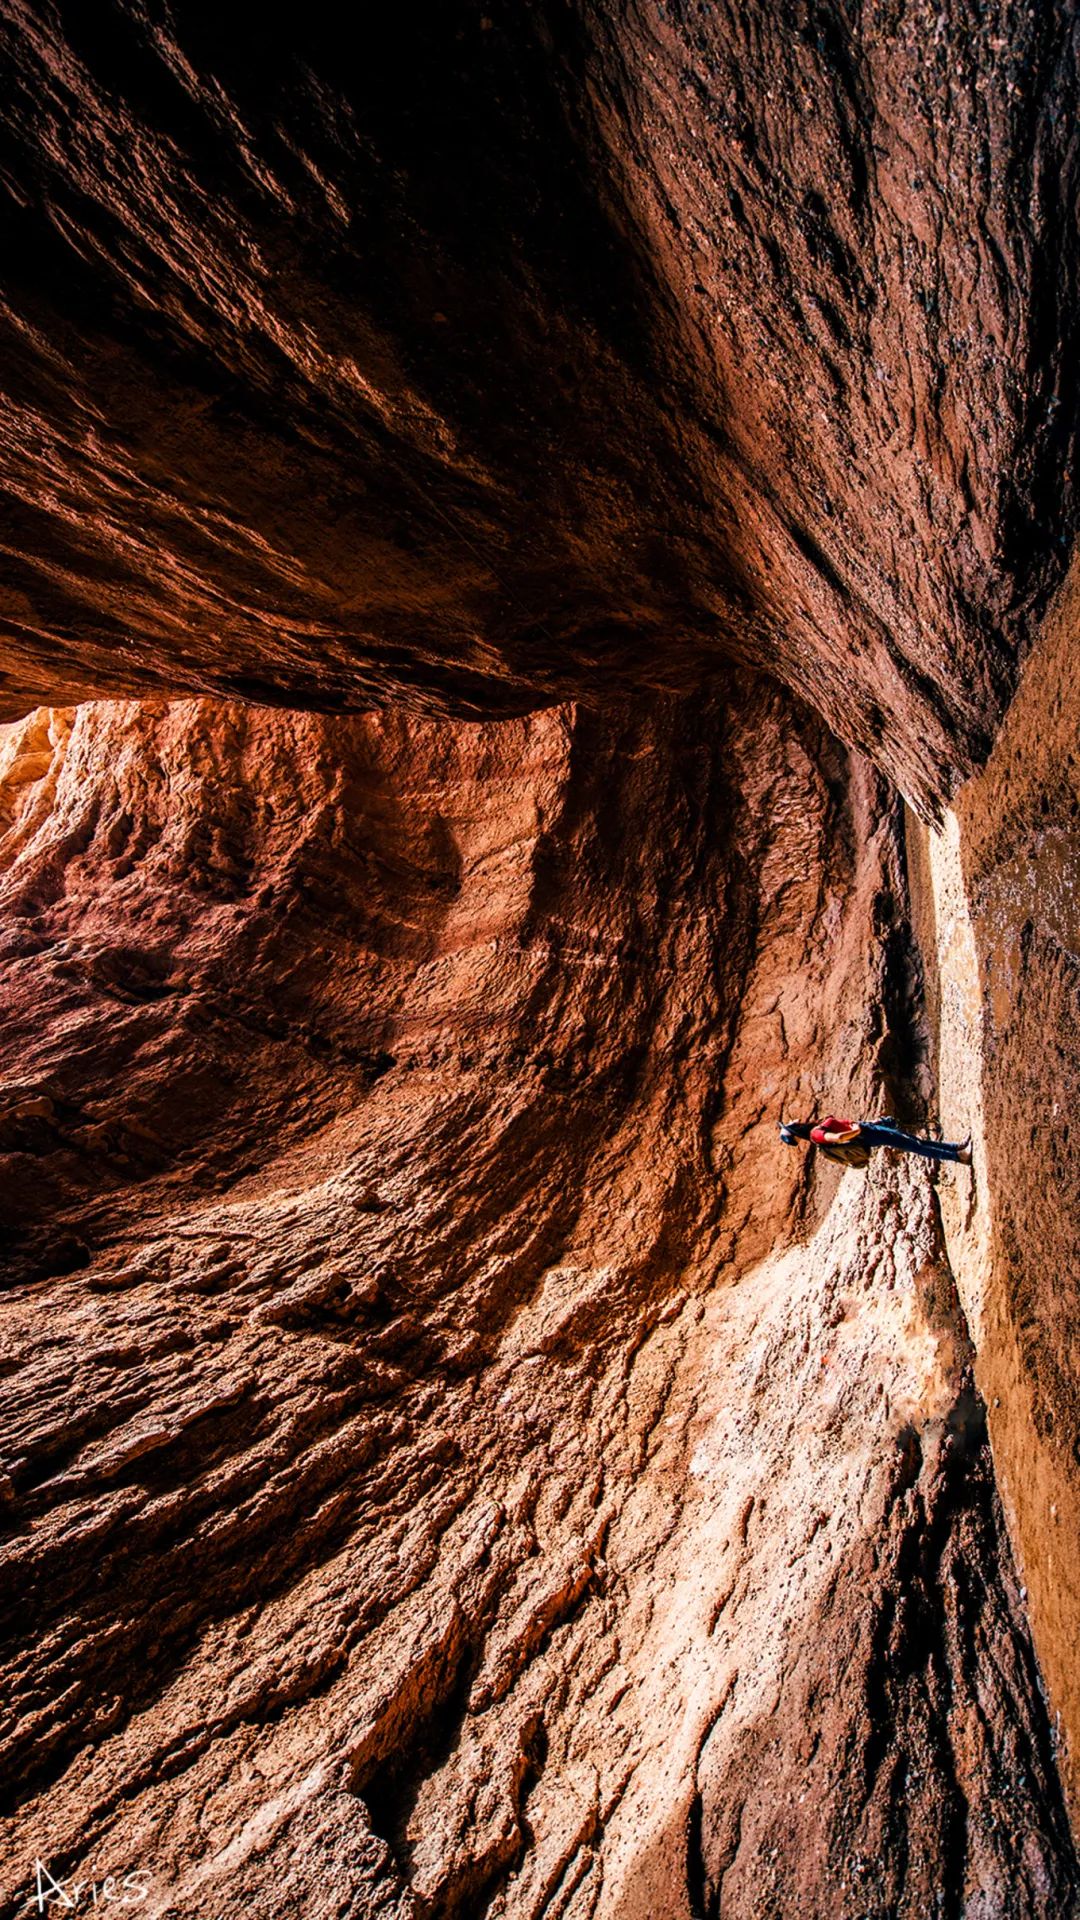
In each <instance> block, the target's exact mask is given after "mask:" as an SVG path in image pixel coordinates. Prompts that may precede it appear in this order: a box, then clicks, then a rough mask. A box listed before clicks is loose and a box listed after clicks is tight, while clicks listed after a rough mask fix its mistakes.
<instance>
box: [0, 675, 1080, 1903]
mask: <svg viewBox="0 0 1080 1920" xmlns="http://www.w3.org/2000/svg"><path fill="white" fill-rule="evenodd" d="M728 693H729V698H728V701H727V702H726V703H725V704H723V705H721V704H715V705H712V706H703V705H702V704H701V703H694V704H693V705H692V706H687V705H685V704H680V703H670V702H669V703H666V704H663V705H661V706H660V707H659V708H657V709H656V710H655V711H654V712H653V713H651V714H649V715H646V714H644V713H641V712H638V711H636V710H635V711H628V712H624V713H621V714H613V715H610V716H608V717H606V718H605V719H602V720H601V719H598V718H596V717H595V716H590V715H587V714H581V713H578V714H575V713H573V712H572V711H569V710H566V711H553V712H548V713H545V714H543V715H540V716H537V717H534V718H532V719H527V720H520V721H508V722H504V723H501V724H494V725H487V726H482V727H464V728H463V727H461V726H460V725H459V724H454V723H450V722H438V721H428V722H422V721H416V720H395V719H391V718H389V717H378V716H374V717H373V716H369V717H357V718H355V719H353V718H348V717H344V718H338V719H326V718H320V717H314V716H304V715H299V716H297V715H272V714H268V713H262V714H259V713H256V712H253V711H251V710H245V709H240V708H234V709H221V708H219V707H217V706H216V705H214V704H213V703H210V702H194V703H180V704H171V705H170V704H160V705H150V706H144V707H138V706H118V707H117V706H113V707H110V706H99V707H89V708H82V709H80V710H79V712H78V713H77V714H76V715H75V716H74V717H73V718H72V717H71V716H68V715H63V714H56V715H52V716H49V715H46V714H38V715H35V716H33V717H32V718H31V719H30V720H29V721H27V722H25V723H23V724H22V725H20V726H19V727H16V728H13V729H12V730H11V731H10V733H9V736H8V740H7V743H6V752H7V771H6V777H5V779H4V784H3V794H4V808H5V817H6V819H7V821H8V822H9V825H8V829H7V836H6V839H5V841H4V843H3V859H4V883H3V906H4V927H5V941H6V953H5V959H4V969H5V981H6V985H7V992H8V1000H9V1007H10V1015H9V1020H8V1022H7V1024H6V1026H5V1034H4V1043H3V1044H4V1050H5V1051H4V1069H3V1073H4V1079H3V1086H4V1109H5V1111H4V1121H3V1125H4V1128H5V1135H4V1144H5V1147H6V1149H7V1152H6V1154H5V1157H4V1159H3V1161H2V1162H0V1169H2V1174H0V1177H2V1195H3V1211H4V1218H5V1220H6V1221H7V1222H8V1223H9V1224H8V1245H7V1267H8V1272H9V1275H10V1279H11V1284H10V1286H9V1290H8V1291H7V1293H6V1296H5V1300H4V1315H3V1339H4V1348H3V1354H4V1359H3V1364H4V1366H5V1369H6V1375H5V1407H6V1414H5V1420H4V1430H3V1457H4V1467H5V1472H6V1474H7V1476H8V1478H7V1482H6V1483H5V1486H6V1493H5V1506H4V1509H3V1518H4V1523H5V1527H6V1539H5V1547H4V1558H3V1568H4V1579H5V1590H4V1591H5V1601H4V1604H5V1626H4V1629H3V1632H4V1639H3V1656H4V1661H5V1674H4V1684H3V1689H2V1692H3V1699H4V1703H5V1715H4V1726H3V1736H2V1737H3V1743H4V1748H3V1750H4V1756H5V1760H4V1780H5V1791H6V1796H7V1808H6V1811H7V1814H8V1816H9V1817H8V1820H7V1822H6V1827H5V1840H4V1847H3V1860H4V1869H5V1882H4V1884H5V1889H6V1892H7V1893H8V1894H9V1895H10V1896H12V1897H15V1898H17V1897H18V1895H19V1894H20V1893H22V1894H23V1895H24V1896H25V1895H27V1894H28V1893H29V1891H30V1889H31V1879H30V1875H31V1870H32V1865H33V1860H34V1858H35V1857H36V1856H43V1857H44V1858H46V1860H47V1861H48V1863H49V1865H50V1869H51V1871H52V1872H53V1873H54V1874H55V1875H58V1876H61V1875H62V1876H66V1877H71V1876H74V1877H82V1878H83V1879H84V1880H86V1879H87V1878H88V1877H89V1878H96V1879H97V1880H98V1881H99V1882H100V1881H102V1880H103V1878H104V1876H105V1875H107V1874H109V1873H114V1874H120V1873H123V1872H127V1871H132V1870H135V1869H136V1868H139V1869H145V1870H146V1871H147V1872H148V1873H149V1874H150V1875H151V1876H152V1878H151V1882H150V1883H149V1888H150V1899H149V1902H148V1904H147V1909H146V1910H147V1911H149V1912H154V1913H155V1914H158V1913H160V1914H176V1915H188V1914H194V1913H198V1912H203V1911H206V1910H207V1909H208V1907H211V1908H212V1910H213V1911H214V1912H215V1913H218V1914H221V1915H230V1914H233V1913H235V1914H237V1915H239V1914H240V1913H250V1912H252V1911H255V1912H258V1913H260V1914H267V1915H279V1914H280V1915H285V1914H286V1913H290V1912H294V1911H295V1910H296V1908H297V1906H298V1905H302V1906H303V1907H304V1909H305V1911H309V1912H312V1913H314V1914H323V1913H325V1914H328V1915H329V1914H332V1913H333V1914H337V1913H348V1914H351V1915H357V1916H359V1915H376V1914H378V1915H380V1916H382V1915H391V1914H398V1915H401V1916H405V1915H413V1916H416V1915H426V1916H434V1915H446V1916H450V1915H460V1916H467V1917H468V1920H472V1917H473V1916H479V1915H481V1914H485V1913H486V1914H489V1915H490V1916H492V1920H494V1917H495V1916H498V1915H505V1916H508V1917H509V1916H511V1915H513V1916H520V1915H540V1914H545V1915H550V1914H565V1915H568V1916H579V1915H586V1914H588V1915H593V1914H596V1915H619V1916H624V1917H625V1920H644V1916H647V1915H655V1914H659V1913H663V1914H665V1915H678V1914H680V1913H682V1914H685V1915H687V1916H690V1915H695V1914H696V1915H708V1914H713V1913H716V1912H718V1911H721V1910H722V1911H723V1913H724V1915H725V1916H727V1915H729V1914H734V1915H736V1916H746V1920H750V1917H751V1916H757V1915H760V1914H763V1913H771V1912H773V1911H776V1912H780V1911H791V1910H796V1911H798V1912H799V1913H800V1914H802V1913H805V1914H807V1915H820V1916H821V1917H822V1920H825V1917H826V1916H830V1920H831V1916H834V1915H842V1916H848V1915H850V1916H851V1920H856V1917H857V1916H858V1917H859V1920H862V1916H864V1915H866V1914H867V1913H868V1912H869V1913H874V1914H880V1915H882V1916H884V1915H886V1914H888V1915H894V1914H897V1915H904V1916H908V1915H910V1916H911V1920H922V1916H924V1915H925V1914H926V1913H927V1912H928V1911H932V1910H933V1905H932V1903H933V1901H934V1900H935V1899H936V1897H937V1893H938V1890H939V1889H943V1890H944V1892H943V1898H944V1904H943V1905H942V1907H941V1911H943V1912H946V1913H947V1912H959V1911H961V1905H960V1903H961V1901H966V1902H967V1903H968V1904H967V1906H966V1908H964V1910H965V1911H967V1912H970V1913H973V1914H975V1913H978V1914H980V1915H986V1916H991V1915H993V1916H997V1915H1001V1916H1004V1915H1006V1914H1008V1915H1009V1916H1010V1920H1011V1916H1013V1915H1039V1916H1042V1915H1062V1914H1065V1913H1066V1912H1068V1911H1069V1903H1070V1899H1071V1889H1072V1887H1073V1886H1074V1884H1075V1871H1076V1869H1075V1863H1074V1860H1073V1855H1072V1850H1071V1842H1070V1840H1069V1837H1068V1830H1067V1826H1066V1824H1065V1818H1064V1812H1063V1807H1062V1802H1061V1797H1060V1790H1059V1788H1058V1786H1057V1781H1056V1774H1055V1772H1054V1760H1053V1755H1052V1750H1051V1737H1050V1728H1049V1723H1048V1720H1047V1716H1046V1711H1045V1708H1044V1705H1043V1702H1042V1698H1041V1694H1040V1692H1039V1685H1038V1679H1037V1674H1036V1669H1035V1665H1034V1658H1033V1655H1032V1652H1031V1648H1030V1643H1029V1640H1028V1637H1027V1629H1026V1624H1025V1621H1024V1616H1023V1610H1022V1607H1021V1605H1020V1601H1019V1597H1018V1594H1017V1590H1016V1585H1015V1580H1014V1577H1013V1575H1012V1572H1011V1562H1010V1556H1009V1550H1008V1547H1007V1544H1006V1542H1005V1538H1004V1533H1003V1529H1002V1523H1001V1519H1000V1514H999V1510H998V1504H997V1496H996V1493H995V1491H994V1486H993V1478H992V1474H991V1471H990V1465H989V1457H988V1454H987V1450H986V1446H985V1442H984V1439H983V1436H982V1417H981V1413H980V1410H979V1406H978V1403H977V1402H976V1400H975V1399H974V1397H973V1395H972V1392H971V1389H970V1382H969V1370H970V1360H971V1354H970V1348H969V1345H968V1343H967V1339H966V1335H965V1334H964V1331H963V1322H962V1318H961V1317H960V1316H959V1313H958V1311H957V1309H956V1305H955V1299H954V1296H953V1293H952V1283H951V1279H950V1277H949V1274H948V1269H947V1267H946V1266H945V1264H944V1258H943V1248H942V1242H941V1235H940V1227H939V1224H938V1216H937V1207H936V1201H935V1198H934V1193H933V1189H932V1188H931V1187H930V1185H929V1184H928V1181H927V1176H926V1174H925V1172H924V1171H919V1170H916V1171H915V1172H914V1173H912V1172H911V1171H910V1170H905V1169H903V1168H899V1167H897V1166H896V1165H895V1164H893V1165H882V1166H881V1167H879V1168H875V1170H874V1173H873V1175H872V1176H871V1177H870V1178H869V1179H866V1178H864V1177H862V1176H858V1175H849V1176H847V1177H846V1178H844V1179H841V1176H840V1173H839V1170H838V1169H836V1168H830V1167H828V1166H827V1165H824V1164H819V1165H818V1167H817V1168H816V1170H814V1169H812V1168H810V1167H809V1166H808V1163H807V1162H806V1161H805V1160H804V1158H803V1157H802V1156H801V1155H794V1154H791V1153H789V1152H787V1151H786V1150H785V1149H784V1148H783V1147H781V1146H780V1144H779V1143H778V1141H777V1137H776V1133H775V1125H774V1121H775V1112H776V1110H777V1108H778V1107H779V1106H782V1105H783V1104H784V1103H785V1102H786V1103H787V1104H788V1106H789V1108H790V1109H791V1110H794V1109H795V1108H796V1107H797V1106H799V1105H806V1104H809V1103H811V1102H813V1100H814V1099H815V1098H816V1097H817V1095H818V1094H819V1093H820V1092H821V1091H822V1089H823V1086H824V1085H825V1084H827V1085H828V1087H829V1088H830V1089H831V1090H833V1091H838V1092H839V1094H840V1097H841V1099H842V1100H843V1099H850V1101H851V1102H852V1103H853V1104H859V1103H865V1102H868V1101H870V1100H872V1099H873V1098H874V1097H875V1094H877V1095H878V1097H888V1098H889V1099H890V1101H893V1102H895V1101H896V1100H898V1099H900V1098H901V1097H902V1096H903V1089H904V1079H903V1078H901V1075H903V1076H904V1078H906V1077H909V1076H911V1075H916V1076H917V1074H918V1071H919V1068H920V1058H919V1054H920V1045H921V1039H920V1035H919V1032H918V1031H917V1029H916V1028H915V1027H914V1026H913V1024H912V1018H911V1014H912V1006H911V992H912V975H911V962H910V955H909V953H908V952H907V949H906V946H905V942H904V940H903V938H902V934H901V933H900V932H898V931H897V930H896V929H897V927H898V925H899V926H902V911H903V898H902V895H903V876H902V870H901V866H900V862H899V856H898V838H897V819H896V811H895V806H894V803H892V802H891V801H890V800H889V797H888V794H887V791H886V789H885V787H884V785H883V783H882V782H881V781H880V780H879V779H878V778H877V777H876V776H875V775H873V774H872V773H871V772H870V771H869V770H868V769H867V767H866V766H865V764H862V763H859V762H857V761H855V762H852V761H850V760H849V759H848V757H847V756H846V755H845V754H844V753H843V752H842V751H841V750H839V749H838V748H837V747H836V746H835V744H833V743H831V742H830V741H829V739H828V737H827V736H826V735H825V734H824V733H823V732H822V730H821V728H820V727H819V725H818V724H817V723H816V722H815V721H814V720H813V719H812V718H810V717H809V716H807V715H805V714H801V713H796V712H793V711H792V710H791V708H790V706H789V705H788V703H787V701H786V700H785V699H784V697H783V696H781V695H780V694H779V693H778V692H776V691H775V690H771V691H770V690H769V689H768V688H767V687H766V686H765V685H764V684H762V683H760V682H759V683H754V682H751V681H747V680H745V679H739V680H736V681H735V682H733V683H732V685H731V686H730V688H729V690H728ZM883 1088H884V1089H885V1093H884V1094H883V1093H882V1091H881V1090H882V1089H883ZM946 1177H950V1178H954V1179H956V1180H958V1181H959V1180H963V1179H966V1178H967V1176H966V1175H964V1174H956V1175H952V1176H946ZM785 1248H786V1249H787V1250H786V1251H785V1250H784V1249H785ZM64 1269H69V1271H66V1272H65V1271H64ZM133 1596H137V1604H135V1605H133V1604H132V1599H133ZM800 1796H801V1797H800ZM718 1902H722V1908H721V1906H720V1905H718ZM928 1903H930V1904H928Z"/></svg>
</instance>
